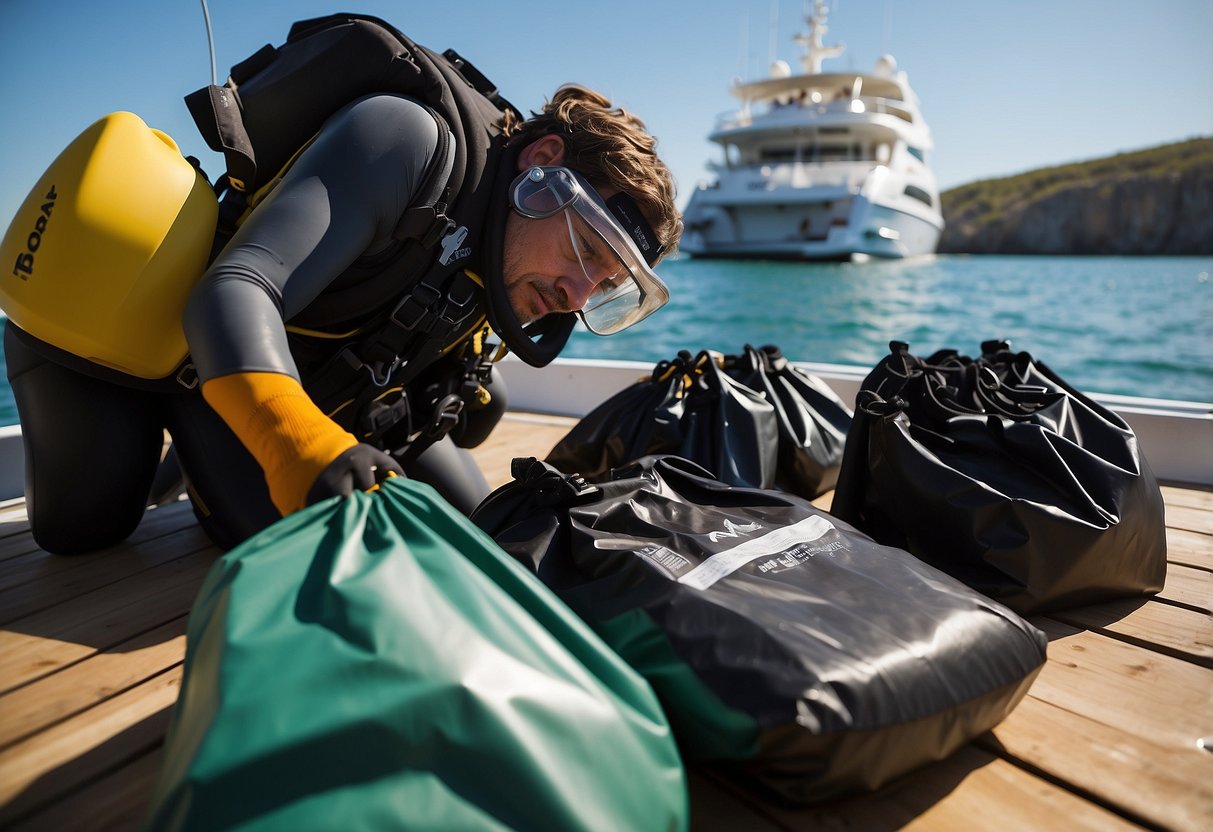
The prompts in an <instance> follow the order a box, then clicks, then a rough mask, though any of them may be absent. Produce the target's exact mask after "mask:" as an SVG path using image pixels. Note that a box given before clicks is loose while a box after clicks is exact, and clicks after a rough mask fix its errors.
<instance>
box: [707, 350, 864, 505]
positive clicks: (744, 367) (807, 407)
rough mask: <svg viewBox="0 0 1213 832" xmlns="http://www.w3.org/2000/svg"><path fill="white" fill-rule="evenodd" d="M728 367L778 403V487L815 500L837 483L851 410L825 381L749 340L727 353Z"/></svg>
mask: <svg viewBox="0 0 1213 832" xmlns="http://www.w3.org/2000/svg"><path fill="white" fill-rule="evenodd" d="M724 371H725V372H726V373H728V374H729V376H730V377H732V378H733V379H734V380H736V381H739V382H741V383H742V384H744V385H745V386H747V387H749V388H750V389H752V390H757V391H759V392H761V393H762V394H763V395H764V396H765V397H766V399H767V401H769V402H770V403H771V404H772V405H774V407H775V418H776V423H777V424H778V427H779V454H778V457H779V458H778V467H777V469H776V475H775V485H776V486H777V487H778V488H781V489H783V490H784V491H790V492H792V493H793V494H798V495H799V496H801V497H807V498H808V499H813V498H814V497H817V496H819V495H821V494H824V493H825V492H827V491H829V490H830V489H831V488H833V487H834V483H835V482H837V480H838V470H839V468H840V467H841V466H842V452H843V446H844V444H845V443H846V439H847V431H848V430H849V429H850V427H851V410H850V408H848V407H847V406H846V405H845V404H843V401H842V399H840V398H838V396H837V394H835V393H834V391H833V390H831V389H830V387H829V385H827V384H826V383H825V382H824V381H822V380H821V379H819V378H817V377H816V376H814V375H812V374H810V373H807V372H805V371H804V370H802V369H800V368H799V367H797V366H796V365H795V364H793V363H792V362H790V361H788V359H787V358H785V357H784V355H783V352H782V351H781V350H780V349H779V347H777V346H774V345H771V344H768V345H766V346H764V347H762V348H761V349H758V350H756V349H754V348H753V347H751V346H750V345H749V344H746V345H745V349H744V350H743V351H742V352H741V354H739V355H726V356H725V357H724Z"/></svg>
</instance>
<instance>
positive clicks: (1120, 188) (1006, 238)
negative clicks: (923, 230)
mask: <svg viewBox="0 0 1213 832" xmlns="http://www.w3.org/2000/svg"><path fill="white" fill-rule="evenodd" d="M941 201H942V203H943V214H944V219H945V220H946V221H947V228H946V229H945V230H944V233H943V237H942V238H941V239H940V241H939V251H940V253H962V252H963V253H972V254H1213V138H1201V139H1192V140H1190V141H1186V142H1180V143H1178V144H1171V145H1164V146H1162V147H1156V148H1151V149H1149V150H1142V151H1137V152H1133V153H1121V154H1117V155H1115V156H1109V157H1107V158H1104V159H1096V160H1094V161H1090V162H1082V163H1078V164H1072V165H1062V166H1059V167H1054V168H1043V169H1041V170H1035V171H1031V172H1029V173H1024V174H1020V175H1018V176H1011V177H1006V178H1003V179H988V180H982V181H980V182H974V183H971V184H968V185H962V186H960V187H958V188H953V189H951V190H949V191H946V192H944V193H943V194H942V195H941Z"/></svg>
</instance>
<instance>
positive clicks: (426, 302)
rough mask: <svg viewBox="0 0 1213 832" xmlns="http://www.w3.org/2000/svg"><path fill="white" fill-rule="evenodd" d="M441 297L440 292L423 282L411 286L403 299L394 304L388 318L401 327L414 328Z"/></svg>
mask: <svg viewBox="0 0 1213 832" xmlns="http://www.w3.org/2000/svg"><path fill="white" fill-rule="evenodd" d="M441 299H442V293H441V292H439V291H438V290H437V289H435V288H433V287H432V286H427V285H425V284H424V283H421V284H418V285H417V286H414V287H413V291H411V292H409V294H408V295H406V296H405V298H404V300H402V301H400V303H398V304H396V308H395V309H393V310H392V314H391V315H388V320H389V321H391V322H392V323H394V324H396V325H397V326H399V327H401V328H402V329H407V330H410V331H412V330H414V329H417V328H418V326H419V325H420V324H422V323H423V322H424V321H425V319H426V317H428V316H429V314H430V307H431V306H433V305H434V304H435V303H437V302H438V301H439V300H441Z"/></svg>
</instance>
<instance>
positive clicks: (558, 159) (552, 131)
mask: <svg viewBox="0 0 1213 832" xmlns="http://www.w3.org/2000/svg"><path fill="white" fill-rule="evenodd" d="M508 132H509V136H510V139H509V150H510V151H512V152H511V153H509V154H508V159H509V174H510V175H511V181H509V183H508V187H507V193H506V200H505V201H506V202H507V203H508V205H507V211H506V214H505V216H504V218H503V219H502V220H501V221H500V222H499V223H498V226H499V230H500V232H501V248H500V252H501V256H500V263H499V268H498V269H496V270H494V272H495V273H492V274H491V275H490V281H489V295H490V317H491V318H492V319H493V324H494V328H495V329H496V330H497V331H498V332H499V333H500V334H501V335H502V337H503V338H504V339H505V341H506V343H507V344H508V345H509V346H510V347H511V349H513V350H514V351H515V352H516V353H518V354H519V356H520V357H521V358H523V359H524V360H526V361H528V362H530V363H534V364H539V365H542V364H546V363H547V362H548V361H550V360H551V359H552V358H554V357H555V355H556V353H558V352H559V350H560V348H561V347H562V346H563V345H564V342H565V341H566V340H567V338H568V335H569V332H570V331H571V329H572V326H573V316H574V314H576V315H580V317H581V318H582V320H583V321H584V322H585V324H586V326H587V328H589V329H590V330H591V331H593V332H596V333H598V334H600V335H610V334H614V333H615V332H619V331H622V330H623V329H626V328H627V327H629V326H631V325H633V324H635V323H638V322H639V321H641V320H643V319H644V318H645V317H647V316H648V315H650V314H652V312H654V311H656V310H657V309H659V308H660V307H661V306H662V305H663V304H664V303H665V302H666V300H668V298H669V293H668V292H667V291H666V288H665V285H664V284H663V283H662V282H661V280H660V279H659V278H658V277H657V276H656V275H655V274H654V273H653V271H652V267H653V266H654V265H655V264H656V263H657V262H658V260H660V259H661V257H662V256H663V255H664V254H665V253H666V252H668V251H670V250H671V249H672V248H673V247H674V246H675V245H676V244H677V241H678V237H679V235H680V234H681V231H682V220H681V218H680V216H679V213H678V210H677V207H676V205H675V203H674V184H673V177H672V176H671V175H670V172H669V169H668V168H667V167H666V166H665V165H664V164H663V163H662V162H661V160H660V159H658V158H657V156H656V154H655V152H654V149H653V148H654V145H655V143H656V142H655V140H654V139H653V137H652V136H650V135H648V134H647V133H646V132H645V131H644V125H643V124H642V123H641V122H640V120H639V119H637V118H635V117H634V116H631V115H629V114H628V113H626V112H624V111H622V110H618V109H611V107H610V102H609V101H608V100H607V99H605V98H603V97H602V96H600V95H598V94H597V93H594V92H592V91H590V90H587V89H584V88H582V87H577V86H572V85H570V86H565V87H562V88H561V89H560V90H558V91H557V93H556V95H555V96H554V97H553V99H552V101H551V102H549V103H548V104H547V105H546V106H545V107H544V110H543V112H541V113H536V114H534V117H533V118H531V119H530V120H528V121H526V122H524V123H523V124H521V125H518V126H515V127H513V128H512V129H509V130H508ZM503 173H504V172H503ZM553 319H555V320H553ZM528 324H530V325H531V326H530V327H528V334H527V335H522V334H521V329H522V327H523V326H525V325H528ZM536 330H544V331H547V332H549V333H550V334H549V335H547V336H546V337H545V338H542V339H541V341H546V344H545V345H544V348H543V349H539V350H536V349H533V347H534V346H535V344H534V342H532V341H531V339H530V337H529V336H530V335H533V334H534V332H535V331H536Z"/></svg>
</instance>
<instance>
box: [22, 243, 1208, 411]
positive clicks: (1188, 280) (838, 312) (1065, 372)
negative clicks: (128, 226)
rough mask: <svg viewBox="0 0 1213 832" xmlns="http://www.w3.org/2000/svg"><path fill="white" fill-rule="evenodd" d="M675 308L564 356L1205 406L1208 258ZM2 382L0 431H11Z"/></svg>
mask: <svg viewBox="0 0 1213 832" xmlns="http://www.w3.org/2000/svg"><path fill="white" fill-rule="evenodd" d="M658 273H659V274H660V275H661V276H662V278H663V279H664V280H665V281H666V282H667V283H668V284H669V287H670V292H671V294H672V299H671V300H670V303H669V305H668V306H666V308H664V309H662V310H661V311H660V312H658V313H657V314H655V315H654V316H653V317H651V318H650V319H649V320H647V321H645V322H644V323H642V324H640V325H638V326H635V327H633V328H632V329H630V330H628V331H626V332H623V333H620V334H619V335H614V336H611V337H608V338H602V337H599V336H596V335H593V334H591V333H589V332H586V331H584V330H582V329H580V328H579V329H578V330H577V331H576V332H575V333H574V335H573V338H572V340H571V341H570V342H569V346H568V347H567V348H566V349H565V351H564V355H566V356H571V357H577V358H615V359H632V360H637V361H644V362H654V363H656V362H657V361H660V360H662V359H667V358H673V357H674V356H675V355H676V354H677V353H678V351H679V350H690V351H692V352H697V351H699V350H701V349H714V350H720V351H722V352H726V353H732V352H738V351H740V350H741V349H742V347H743V346H744V345H745V344H747V343H748V344H753V345H754V346H761V345H763V344H776V345H778V346H779V347H780V348H782V350H783V352H784V354H785V355H787V356H788V357H789V358H790V359H792V360H794V361H817V362H824V363H830V364H852V365H859V366H861V367H865V368H871V367H872V366H873V365H875V363H876V362H877V361H879V360H880V359H881V358H882V357H883V356H884V355H886V354H887V352H888V344H889V342H890V341H893V340H898V341H906V342H908V343H909V344H910V350H911V352H913V353H915V354H917V355H920V356H923V357H925V356H927V355H929V354H930V353H932V352H934V351H935V350H937V349H942V348H945V347H946V348H952V349H956V350H959V351H960V352H961V353H964V354H968V355H976V354H979V353H980V345H981V342H982V341H984V340H988V339H992V338H1003V339H1007V340H1010V341H1011V344H1012V348H1013V349H1015V350H1025V351H1027V352H1029V353H1031V354H1032V356H1033V357H1034V358H1036V359H1037V360H1040V361H1043V362H1044V363H1046V364H1048V365H1049V366H1050V367H1052V368H1053V370H1054V371H1056V372H1057V373H1058V374H1060V375H1061V376H1062V377H1063V378H1064V379H1066V380H1067V381H1068V382H1070V384H1072V385H1073V386H1075V387H1078V388H1080V389H1083V390H1086V391H1089V392H1102V393H1118V394H1122V395H1129V396H1144V397H1149V398H1162V399H1180V400H1186V401H1200V402H1213V258H1209V257H1002V256H988V255H987V256H955V255H952V256H938V257H930V258H923V259H918V260H912V261H873V262H868V263H832V264H805V263H777V262H767V261H725V260H693V259H690V258H686V257H681V256H676V257H674V258H671V259H669V260H667V261H665V262H663V263H662V264H661V265H660V266H659V267H658ZM7 378H8V376H7V372H5V373H2V374H0V425H5V424H13V423H15V422H16V421H17V412H16V407H15V405H14V402H13V398H12V392H11V391H10V390H9V388H8V382H7Z"/></svg>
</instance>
